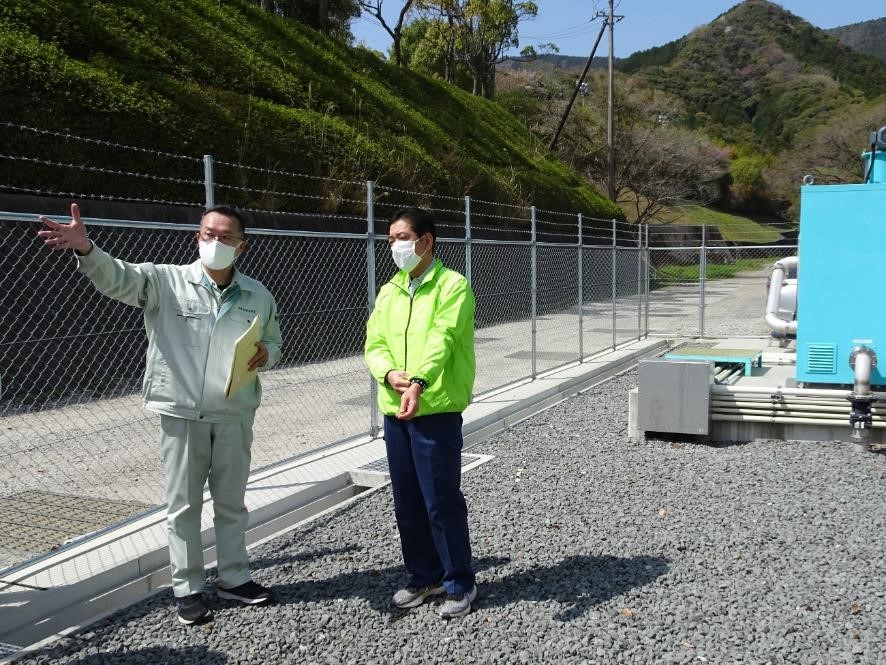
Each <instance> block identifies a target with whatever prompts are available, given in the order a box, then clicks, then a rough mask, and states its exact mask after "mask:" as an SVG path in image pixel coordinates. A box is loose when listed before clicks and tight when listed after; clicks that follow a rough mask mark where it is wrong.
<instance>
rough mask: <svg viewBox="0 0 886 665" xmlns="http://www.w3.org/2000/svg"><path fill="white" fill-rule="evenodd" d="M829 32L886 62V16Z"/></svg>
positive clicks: (856, 48) (848, 44)
mask: <svg viewBox="0 0 886 665" xmlns="http://www.w3.org/2000/svg"><path fill="white" fill-rule="evenodd" d="M883 12H884V13H886V4H884V6H883ZM827 33H828V34H829V35H831V37H835V38H837V39H839V40H840V41H841V42H843V43H844V44H846V46H849V47H851V48H853V49H855V50H856V51H858V52H860V53H867V54H868V55H871V56H874V57H875V58H879V59H880V60H882V61H883V62H884V63H886V18H878V19H874V20H872V21H862V22H861V23H853V24H852V25H844V26H841V27H839V28H831V29H830V30H828V31H827Z"/></svg>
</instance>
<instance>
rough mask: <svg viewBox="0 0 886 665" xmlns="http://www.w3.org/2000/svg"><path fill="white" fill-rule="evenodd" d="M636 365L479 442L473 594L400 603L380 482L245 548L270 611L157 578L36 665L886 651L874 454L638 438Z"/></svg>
mask: <svg viewBox="0 0 886 665" xmlns="http://www.w3.org/2000/svg"><path fill="white" fill-rule="evenodd" d="M635 383H636V374H635V373H629V374H626V375H623V376H621V377H618V378H616V379H614V380H612V381H610V382H608V383H606V384H604V385H602V386H600V387H599V388H596V389H594V390H592V391H590V392H588V393H586V394H584V395H581V396H578V397H575V398H572V399H570V400H568V401H566V402H563V403H561V404H559V405H557V406H555V407H553V408H551V409H549V410H547V411H545V412H543V413H541V414H538V415H537V416H535V417H533V418H531V419H530V420H527V421H525V422H523V423H521V424H519V425H517V426H516V427H514V428H512V429H511V430H509V431H507V432H505V433H502V434H501V435H499V436H497V437H495V438H493V439H490V440H488V441H486V442H485V443H484V444H483V445H481V446H479V447H478V448H475V449H474V451H476V452H483V453H488V454H492V455H494V456H495V458H494V459H493V460H491V461H490V462H488V463H486V464H484V465H482V466H480V467H478V468H477V469H474V470H472V471H470V472H469V473H467V474H466V476H465V478H464V491H465V494H466V496H467V498H468V503H469V508H470V521H471V529H472V535H473V544H474V555H475V559H476V567H477V571H478V584H479V590H480V596H479V598H478V600H477V602H476V604H475V610H474V611H473V612H472V613H471V614H470V615H469V616H467V617H465V618H463V619H460V620H453V621H450V622H448V623H447V622H444V621H442V620H441V619H439V618H438V616H437V615H436V613H435V607H434V606H433V605H425V606H422V607H420V608H417V609H415V610H412V611H411V612H399V611H393V610H392V609H391V608H390V605H389V597H390V594H391V593H392V592H393V591H394V589H395V588H396V586H397V584H398V583H400V582H402V580H403V578H404V572H403V569H402V566H401V560H400V553H399V545H398V541H397V534H396V530H395V527H394V520H393V508H392V501H391V493H390V490H389V488H383V489H381V490H380V491H377V492H375V493H373V494H371V495H368V496H366V497H364V498H362V499H360V500H358V501H356V502H354V503H352V504H350V505H348V506H346V507H344V508H341V509H339V510H336V511H334V512H333V513H331V514H329V515H327V516H324V517H322V518H320V519H317V520H315V521H313V522H311V523H309V524H307V525H305V526H303V527H301V528H298V529H296V530H294V531H292V532H290V533H288V534H286V535H284V536H281V537H279V538H276V539H274V540H272V541H269V542H268V543H265V544H263V545H261V546H259V547H258V548H256V549H255V550H254V551H253V552H252V557H253V561H254V566H255V578H256V579H257V580H259V581H261V582H262V583H264V584H269V585H273V586H274V587H275V588H276V591H277V594H278V596H279V599H280V602H279V604H278V605H276V606H273V607H268V608H242V607H235V606H234V605H232V604H231V603H229V602H227V601H218V599H217V598H215V596H214V595H212V596H211V601H212V603H213V605H214V606H215V608H216V612H215V614H216V616H215V620H214V621H213V622H212V623H210V624H207V625H206V626H202V627H194V628H190V629H188V628H185V627H183V626H180V625H179V624H178V623H177V622H176V620H175V618H174V615H173V601H172V594H171V592H169V591H168V590H166V591H163V592H161V593H160V594H158V595H156V596H154V597H152V598H150V599H148V600H146V601H144V602H142V603H139V604H137V605H135V606H133V607H131V608H128V609H126V610H124V611H121V612H119V613H117V614H115V615H114V616H112V617H110V618H109V619H106V620H103V621H101V622H99V623H97V624H95V625H93V626H91V627H89V628H88V629H87V630H85V631H83V632H80V633H78V634H76V635H73V636H71V637H68V638H65V639H63V640H61V641H59V642H57V643H55V644H53V645H51V646H49V647H46V648H45V649H44V650H42V651H40V652H39V653H35V654H31V655H29V657H28V658H27V659H26V660H25V661H24V662H28V663H81V664H82V663H90V664H96V665H97V664H99V663H101V664H117V663H119V664H123V663H125V664H127V665H130V664H132V665H136V664H139V663H146V664H147V663H158V662H170V663H293V664H294V663H299V664H302V663H304V664H306V665H307V664H310V663H379V664H382V663H384V664H387V663H426V662H427V663H437V662H441V663H444V662H445V663H450V662H451V663H472V662H477V663H486V662H490V663H553V662H557V663H559V662H569V663H581V662H599V663H688V662H710V663H886V651H884V649H883V644H884V642H886V622H884V619H886V584H884V579H886V578H884V572H886V562H884V560H883V551H884V541H886V536H884V527H886V483H884V477H886V459H884V457H882V456H878V455H869V454H863V453H858V452H856V451H855V450H854V449H853V448H852V447H851V446H849V445H845V444H837V443H825V444H800V443H791V442H787V443H785V442H761V443H751V444H744V445H725V446H724V445H720V446H708V445H700V444H693V443H687V442H683V441H658V440H650V441H646V442H642V443H630V442H628V440H627V436H626V427H627V423H626V417H627V416H626V412H627V392H628V390H629V389H630V388H631V387H633V386H634V385H635Z"/></svg>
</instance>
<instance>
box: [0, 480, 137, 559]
mask: <svg viewBox="0 0 886 665" xmlns="http://www.w3.org/2000/svg"><path fill="white" fill-rule="evenodd" d="M149 507H150V506H148V504H145V503H140V502H138V501H114V500H111V499H95V498H92V497H85V496H69V495H65V494H54V493H52V492H40V491H36V490H32V491H28V492H19V493H18V494H13V495H12V496H9V497H5V498H2V499H0V548H2V549H7V550H14V551H19V552H30V553H34V554H37V553H40V552H45V551H47V550H53V549H56V548H57V547H60V546H61V545H62V544H64V542H65V541H67V540H70V539H71V538H75V537H77V536H80V535H83V534H87V533H90V532H92V531H96V530H98V529H101V528H102V527H105V526H108V525H109V524H113V523H114V522H118V521H120V520H122V519H124V518H126V517H130V516H131V515H136V514H138V513H141V512H144V510H145V509H146V508H149Z"/></svg>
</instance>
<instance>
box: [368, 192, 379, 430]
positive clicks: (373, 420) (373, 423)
mask: <svg viewBox="0 0 886 665" xmlns="http://www.w3.org/2000/svg"><path fill="white" fill-rule="evenodd" d="M375 278H376V275H375V183H374V182H373V181H372V180H367V181H366V296H367V305H368V310H369V311H368V313H367V316H368V315H369V314H372V310H373V309H375V287H376V284H375ZM378 421H379V410H378V382H377V381H376V380H375V377H369V435H370V436H371V437H372V438H375V437H377V436H378V433H379V426H378Z"/></svg>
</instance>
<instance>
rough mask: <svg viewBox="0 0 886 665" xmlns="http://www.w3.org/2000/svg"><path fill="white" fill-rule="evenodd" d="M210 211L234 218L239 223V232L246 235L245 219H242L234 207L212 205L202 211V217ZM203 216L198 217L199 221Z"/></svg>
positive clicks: (241, 215)
mask: <svg viewBox="0 0 886 665" xmlns="http://www.w3.org/2000/svg"><path fill="white" fill-rule="evenodd" d="M211 212H217V213H218V214H219V215H224V216H225V217H230V218H231V219H236V220H237V222H238V223H239V224H240V233H242V234H243V235H246V220H245V219H243V214H242V213H241V212H240V211H239V210H237V209H236V208H235V207H233V206H226V205H218V206H212V207H211V208H207V209H206V210H205V211H204V212H203V217H206V215H208V214H209V213H211ZM203 217H201V218H200V221H201V222H202V221H203Z"/></svg>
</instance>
